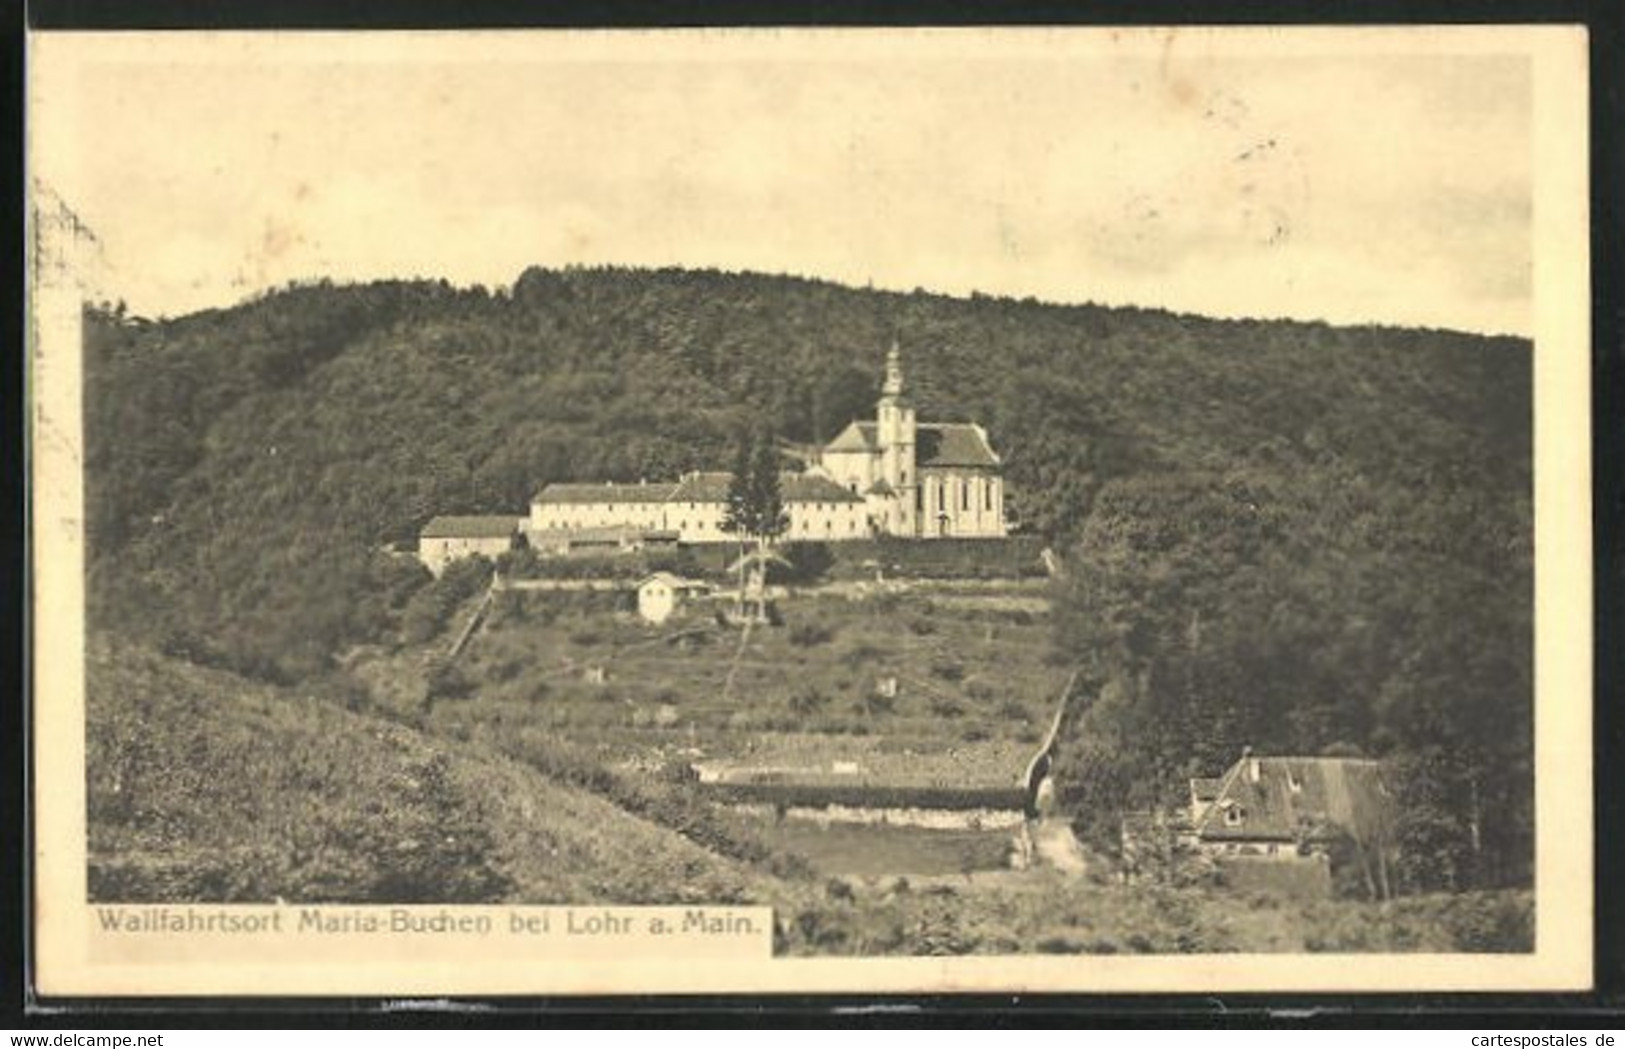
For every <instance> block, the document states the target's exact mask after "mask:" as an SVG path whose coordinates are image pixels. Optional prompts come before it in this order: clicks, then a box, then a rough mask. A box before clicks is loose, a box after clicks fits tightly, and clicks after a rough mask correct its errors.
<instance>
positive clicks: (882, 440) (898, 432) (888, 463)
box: [875, 338, 920, 536]
mask: <svg viewBox="0 0 1625 1049" xmlns="http://www.w3.org/2000/svg"><path fill="white" fill-rule="evenodd" d="M876 423H877V425H876V433H875V438H876V443H877V444H878V445H879V446H880V449H879V450H880V476H881V477H882V478H883V479H884V480H885V482H886V483H887V484H888V485H890V486H891V489H892V491H893V492H895V493H896V495H895V498H896V500H897V502H896V504H895V506H896V509H895V515H894V517H893V521H892V531H893V532H894V533H895V534H898V535H908V536H914V535H919V534H920V530H919V524H918V522H917V520H916V514H915V510H914V507H915V498H916V497H915V492H916V490H917V489H918V488H919V484H920V479H919V476H918V475H917V473H916V472H915V463H914V437H915V423H914V406H913V405H911V404H910V403H909V402H908V398H907V397H905V396H904V394H903V355H902V351H900V350H899V349H898V348H897V340H896V339H895V338H894V339H892V344H891V349H890V350H889V351H888V352H887V354H886V382H885V385H883V386H882V387H881V388H880V404H879V405H878V406H877V408H876Z"/></svg>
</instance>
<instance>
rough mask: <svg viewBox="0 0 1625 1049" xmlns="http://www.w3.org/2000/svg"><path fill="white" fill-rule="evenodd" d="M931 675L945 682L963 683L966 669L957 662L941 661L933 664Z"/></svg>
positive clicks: (950, 660)
mask: <svg viewBox="0 0 1625 1049" xmlns="http://www.w3.org/2000/svg"><path fill="white" fill-rule="evenodd" d="M931 673H932V674H934V675H935V676H937V677H939V678H941V679H942V680H944V681H962V680H964V677H965V668H964V666H963V665H962V664H960V663H959V662H957V661H956V660H952V659H939V660H937V661H935V662H933V663H932V664H931Z"/></svg>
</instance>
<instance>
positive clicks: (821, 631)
mask: <svg viewBox="0 0 1625 1049" xmlns="http://www.w3.org/2000/svg"><path fill="white" fill-rule="evenodd" d="M834 637H835V631H834V630H833V629H831V628H830V627H827V626H825V625H823V624H822V623H798V624H797V625H795V626H793V627H791V628H790V643H791V644H792V645H797V646H799V647H801V648H812V647H814V646H815V645H827V644H829V642H830V641H831V640H833V639H834Z"/></svg>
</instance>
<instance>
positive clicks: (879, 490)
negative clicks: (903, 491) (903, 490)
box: [868, 477, 897, 495]
mask: <svg viewBox="0 0 1625 1049" xmlns="http://www.w3.org/2000/svg"><path fill="white" fill-rule="evenodd" d="M868 494H869V495H896V494H897V489H895V488H893V487H892V486H891V485H890V484H889V483H887V481H886V479H885V478H884V477H882V478H881V479H880V480H878V481H876V482H875V483H874V484H872V485H870V486H869V491H868Z"/></svg>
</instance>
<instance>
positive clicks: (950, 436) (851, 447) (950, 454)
mask: <svg viewBox="0 0 1625 1049" xmlns="http://www.w3.org/2000/svg"><path fill="white" fill-rule="evenodd" d="M914 429H915V432H914V442H915V445H914V457H915V462H916V464H917V465H919V466H920V467H921V468H924V467H928V466H944V467H946V466H981V467H988V466H997V465H999V457H998V455H997V454H995V453H994V451H993V448H992V446H991V445H989V444H988V441H987V432H986V431H985V430H983V429H982V428H981V427H980V426H977V425H976V424H975V423H919V424H917V425H916V426H915V428H914ZM824 451H826V452H835V453H837V454H839V453H841V452H869V453H875V452H878V451H880V433H879V428H878V426H877V424H875V423H872V422H855V423H852V424H851V425H849V426H847V428H846V429H844V430H842V431H841V432H840V433H839V434H838V435H837V436H836V438H835V439H834V440H833V441H831V442H829V444H827V445H825V446H824Z"/></svg>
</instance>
